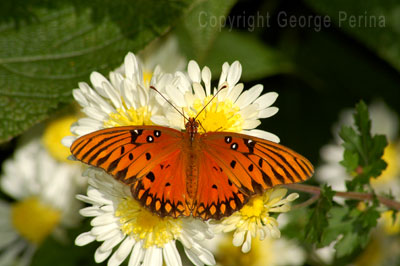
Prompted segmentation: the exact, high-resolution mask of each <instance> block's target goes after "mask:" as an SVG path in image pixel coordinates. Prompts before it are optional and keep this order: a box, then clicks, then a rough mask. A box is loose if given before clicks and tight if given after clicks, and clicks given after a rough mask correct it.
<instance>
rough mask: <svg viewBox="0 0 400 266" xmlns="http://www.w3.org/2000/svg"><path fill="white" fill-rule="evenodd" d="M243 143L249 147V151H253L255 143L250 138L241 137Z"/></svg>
mask: <svg viewBox="0 0 400 266" xmlns="http://www.w3.org/2000/svg"><path fill="white" fill-rule="evenodd" d="M243 142H244V145H246V147H247V148H248V149H249V153H254V146H255V145H256V143H255V142H254V141H252V140H251V139H243Z"/></svg>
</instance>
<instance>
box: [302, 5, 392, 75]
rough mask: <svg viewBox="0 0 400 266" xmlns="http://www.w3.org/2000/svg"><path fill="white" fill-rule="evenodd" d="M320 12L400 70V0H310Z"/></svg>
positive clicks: (313, 6)
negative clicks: (383, 0)
mask: <svg viewBox="0 0 400 266" xmlns="http://www.w3.org/2000/svg"><path fill="white" fill-rule="evenodd" d="M306 2H307V3H308V4H309V5H310V6H311V7H312V8H313V9H315V10H316V11H317V12H319V13H321V14H326V15H328V16H329V17H330V18H331V20H332V21H333V22H334V23H335V24H336V26H337V27H338V28H339V29H341V30H344V31H345V32H347V33H348V34H349V35H351V36H353V37H354V38H356V39H357V40H359V41H360V42H362V43H364V44H365V46H367V47H368V48H370V49H371V50H372V51H374V52H375V53H376V54H378V55H379V56H380V57H381V58H383V59H385V60H386V61H387V62H389V63H390V64H392V65H393V66H394V67H395V68H397V70H398V71H400V50H399V49H398V47H400V31H399V30H398V29H399V28H400V20H399V19H398V18H399V10H400V2H399V1H397V0H388V1H385V2H384V4H383V2H382V1H379V0H369V1H368V2H366V1H363V0H354V1H346V0H332V1H320V0H306Z"/></svg>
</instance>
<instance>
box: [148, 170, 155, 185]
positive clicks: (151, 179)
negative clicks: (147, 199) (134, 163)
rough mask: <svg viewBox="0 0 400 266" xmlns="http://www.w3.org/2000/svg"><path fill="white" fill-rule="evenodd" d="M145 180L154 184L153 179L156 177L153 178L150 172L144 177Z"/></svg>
mask: <svg viewBox="0 0 400 266" xmlns="http://www.w3.org/2000/svg"><path fill="white" fill-rule="evenodd" d="M146 178H147V179H149V180H150V181H151V182H154V179H155V178H156V177H155V176H154V174H153V172H151V171H150V172H149V173H148V174H147V175H146Z"/></svg>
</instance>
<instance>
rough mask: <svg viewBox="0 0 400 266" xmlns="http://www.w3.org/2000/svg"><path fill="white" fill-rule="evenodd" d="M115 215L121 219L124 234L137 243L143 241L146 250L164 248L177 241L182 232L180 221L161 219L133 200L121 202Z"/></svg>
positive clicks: (126, 199) (127, 199) (168, 218)
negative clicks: (153, 247) (154, 247)
mask: <svg viewBox="0 0 400 266" xmlns="http://www.w3.org/2000/svg"><path fill="white" fill-rule="evenodd" d="M115 215H116V216H117V217H119V221H120V223H121V230H122V232H124V234H126V235H129V236H131V237H133V238H134V239H135V240H136V241H139V240H143V241H144V248H149V247H151V246H158V247H163V246H164V245H165V244H166V243H168V242H170V241H172V240H174V239H177V237H178V236H179V235H180V234H181V231H182V221H181V220H180V219H174V218H171V217H164V218H161V217H159V216H157V215H155V214H153V213H151V212H150V211H148V210H146V209H144V208H143V207H142V206H140V205H139V203H138V202H137V201H136V200H135V199H133V198H125V199H123V200H121V201H120V203H119V204H118V208H117V211H116V212H115Z"/></svg>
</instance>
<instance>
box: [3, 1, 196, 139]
mask: <svg viewBox="0 0 400 266" xmlns="http://www.w3.org/2000/svg"><path fill="white" fill-rule="evenodd" d="M33 2H38V1H33ZM39 2H40V1H39ZM123 3H125V4H126V5H122V4H123ZM0 8H1V5H0ZM24 8H26V9H27V10H28V9H29V10H30V12H31V13H30V14H31V17H33V18H34V19H30V20H29V21H22V22H21V21H20V20H18V21H19V22H18V27H15V24H14V23H12V22H7V23H8V24H5V23H3V24H0V141H5V140H8V139H10V138H12V137H13V136H15V135H17V134H19V133H21V132H23V131H24V130H26V129H27V128H29V127H30V126H32V125H34V124H35V123H37V122H39V121H41V120H43V119H45V118H47V117H48V116H49V114H51V113H53V112H54V111H55V110H57V108H59V107H60V106H61V105H65V103H68V102H69V101H70V100H71V90H72V89H73V88H75V87H77V83H78V82H79V81H87V80H88V77H89V74H90V73H91V72H92V71H94V70H96V71H100V72H102V73H104V74H107V73H108V71H110V70H111V69H113V68H115V67H116V66H118V65H119V64H120V63H121V62H122V60H123V57H124V55H125V54H126V53H127V52H128V51H138V50H139V49H141V48H142V47H144V45H146V44H147V43H148V42H150V41H151V40H153V39H154V38H156V37H158V36H160V35H161V34H163V33H165V32H166V31H167V30H168V29H169V27H170V26H171V25H173V24H174V23H176V21H177V20H178V19H180V17H181V16H182V15H183V14H184V13H185V12H187V10H189V8H190V1H189V0H177V1H162V2H159V1H155V0H152V1H144V0H141V1H123V0H120V1H118V0H116V1H104V2H103V4H101V2H100V1H93V2H82V3H79V5H76V6H75V8H73V7H72V5H71V4H64V5H60V6H58V7H57V8H45V7H36V6H35V7H33V8H29V6H28V8H27V7H26V6H25V7H24Z"/></svg>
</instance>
